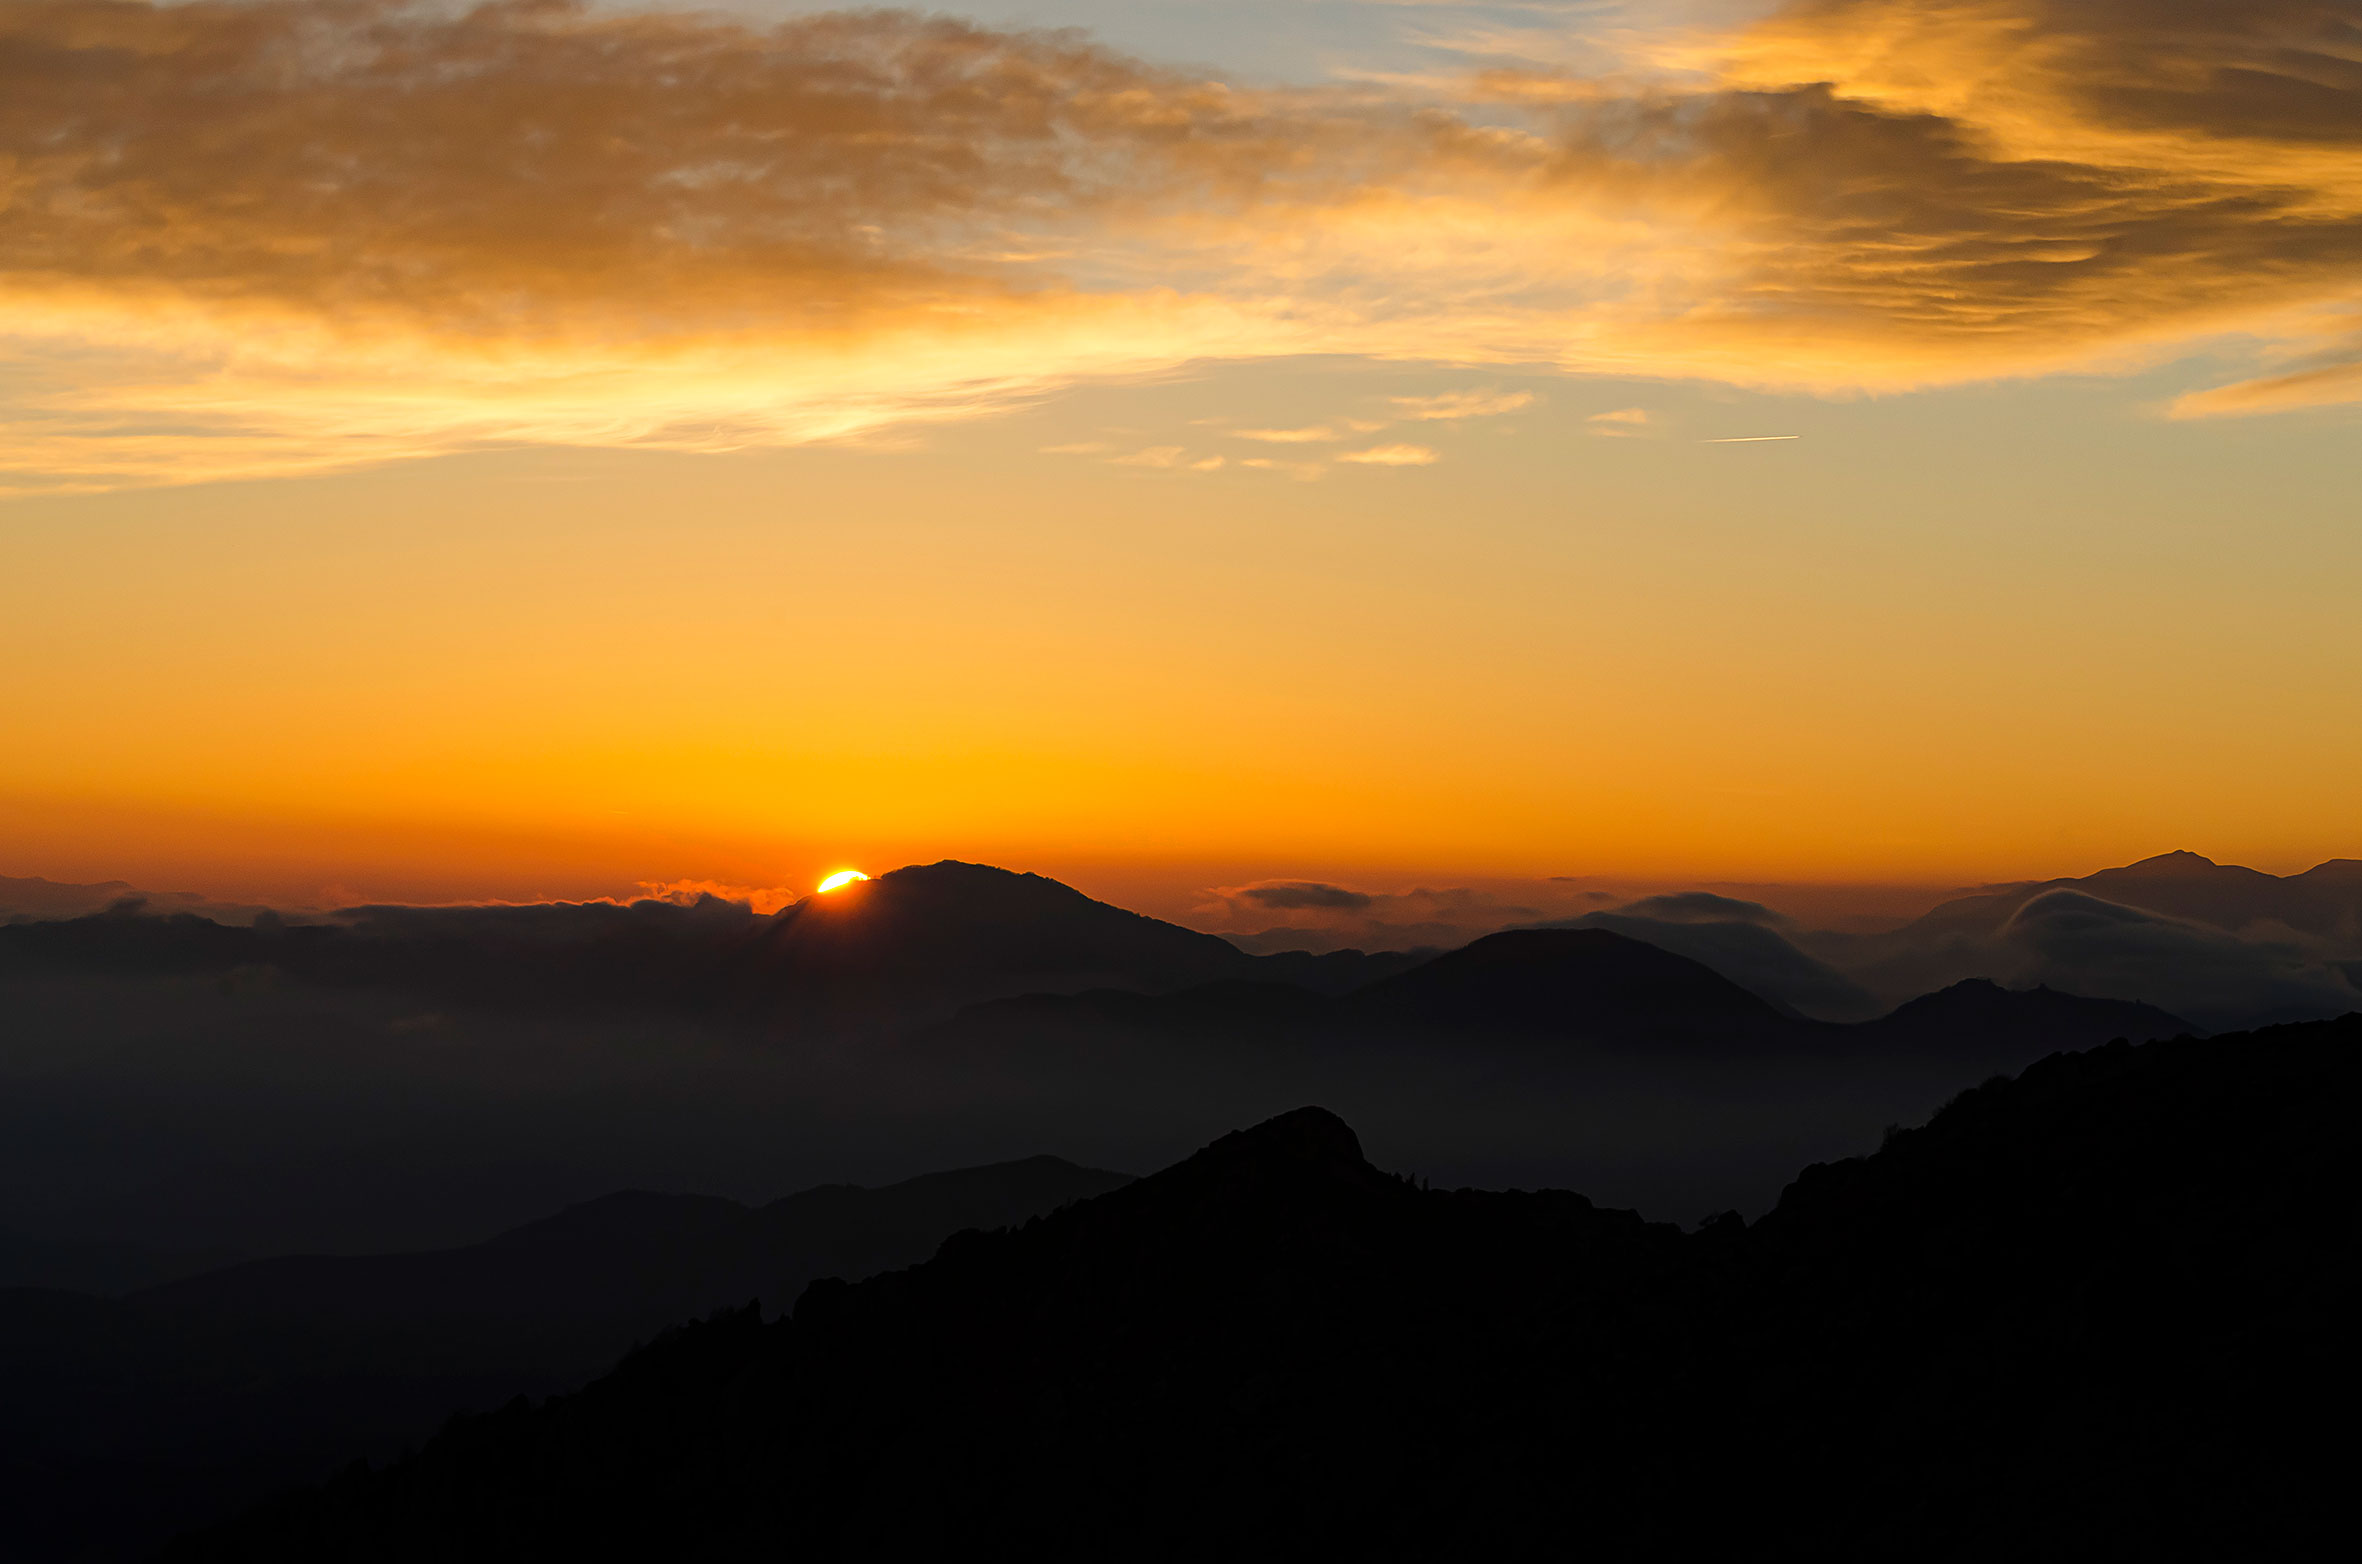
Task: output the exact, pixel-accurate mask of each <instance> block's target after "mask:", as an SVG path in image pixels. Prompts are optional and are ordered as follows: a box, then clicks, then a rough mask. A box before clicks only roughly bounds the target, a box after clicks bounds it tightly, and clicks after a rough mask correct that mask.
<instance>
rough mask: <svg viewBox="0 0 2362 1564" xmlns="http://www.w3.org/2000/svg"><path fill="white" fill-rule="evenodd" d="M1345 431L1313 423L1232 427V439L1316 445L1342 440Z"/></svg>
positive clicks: (1279, 443) (1271, 443) (1274, 443)
mask: <svg viewBox="0 0 2362 1564" xmlns="http://www.w3.org/2000/svg"><path fill="white" fill-rule="evenodd" d="M1345 434H1346V432H1345V431H1344V430H1341V429H1332V428H1330V427H1329V426H1328V425H1326V424H1315V425H1313V426H1312V427H1310V428H1307V429H1233V430H1231V431H1230V437H1231V438H1232V439H1234V440H1260V441H1262V442H1263V443H1264V444H1265V445H1318V444H1323V443H1326V442H1328V441H1331V440H1342V439H1344V438H1345Z"/></svg>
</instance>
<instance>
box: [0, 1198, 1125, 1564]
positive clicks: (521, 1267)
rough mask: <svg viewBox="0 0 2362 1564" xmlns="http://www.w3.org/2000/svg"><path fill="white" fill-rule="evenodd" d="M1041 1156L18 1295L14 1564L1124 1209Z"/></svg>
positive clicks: (129, 1539) (197, 1516)
mask: <svg viewBox="0 0 2362 1564" xmlns="http://www.w3.org/2000/svg"><path fill="white" fill-rule="evenodd" d="M1127 1182H1129V1180H1128V1179H1127V1178H1126V1177H1125V1176H1124V1175H1122V1174H1119V1173H1107V1172H1100V1171H1097V1170H1094V1169H1090V1168H1082V1167H1077V1166H1075V1165H1074V1164H1072V1163H1069V1162H1064V1161H1061V1160H1059V1159H1058V1158H1056V1157H1034V1158H1031V1159H1028V1160H1026V1161H1023V1162H1013V1163H1005V1164H1001V1165H999V1166H994V1167H982V1168H964V1169H960V1170H957V1171H954V1172H948V1173H934V1174H929V1175H926V1176H925V1177H921V1178H915V1179H910V1180H907V1181H905V1182H903V1183H900V1184H894V1185H889V1186H887V1187H885V1188H882V1189H861V1188H856V1187H853V1186H850V1185H843V1184H837V1185H827V1186H823V1187H821V1188H818V1189H809V1190H805V1191H804V1192H802V1193H801V1194H796V1195H790V1196H788V1197H787V1198H786V1199H783V1200H777V1201H773V1202H771V1203H770V1204H768V1205H765V1206H761V1207H749V1206H744V1205H741V1204H739V1203H738V1202H736V1201H731V1200H720V1199H714V1198H711V1197H707V1196H698V1195H664V1194H653V1193H649V1192H646V1191H631V1192H624V1193H619V1194H615V1195H610V1196H608V1197H606V1198H604V1199H600V1200H593V1201H588V1202H585V1203H583V1204H580V1205H577V1206H574V1207H571V1208H569V1209H567V1210H565V1211H562V1212H559V1213H558V1214H556V1215H554V1216H551V1217H548V1218H546V1219H544V1220H542V1221H538V1222H534V1223H530V1224H528V1225H526V1226H524V1227H520V1228H517V1229H514V1230H512V1231H510V1232H505V1233H502V1234H500V1235H499V1236H497V1237H495V1238H493V1239H491V1240H490V1241H489V1242H486V1243H480V1244H473V1245H469V1246H467V1247H465V1248H458V1249H447V1250H431V1251H427V1252H423V1253H413V1254H382V1255H294V1256H287V1257H283V1258H280V1259H274V1260H258V1261H252V1262H248V1263H246V1264H243V1265H234V1266H229V1267H226V1268H223V1269H219V1270H213V1271H210V1272H207V1273H204V1274H201V1275H197V1276H193V1277H188V1278H185V1279H182V1280H179V1281H175V1282H171V1283H167V1284H165V1285H163V1286H158V1287H150V1288H146V1289H143V1290H140V1291H136V1292H133V1293H131V1294H129V1295H128V1296H125V1297H119V1298H108V1297H97V1296H91V1295H88V1294H79V1293H72V1292H66V1291H60V1290H55V1289H48V1288H31V1287H17V1288H8V1287H0V1559H6V1560H8V1561H10V1564H15V1561H16V1560H19V1559H25V1560H34V1559H61V1560H62V1559H76V1560H96V1559H111V1558H135V1557H143V1556H145V1555H146V1553H147V1552H148V1551H150V1550H152V1549H153V1548H154V1546H155V1545H156V1544H157V1543H158V1542H159V1541H161V1540H162V1539H163V1538H165V1537H168V1536H170V1535H171V1534H173V1533H174V1532H176V1531H180V1530H183V1529H185V1528H186V1527H188V1526H190V1525H193V1524H198V1523H202V1522H209V1521H213V1520H217V1519H219V1518H221V1517H223V1516H225V1515H230V1514H234V1513H236V1512H237V1511H238V1510H239V1509H240V1508H242V1507H244V1506H245V1505H247V1504H250V1503H252V1502H253V1501H254V1500H255V1499H256V1498H258V1497H260V1496H262V1495H264V1494H268V1493H271V1492H273V1491H274V1490H277V1489H279V1488H282V1487H285V1486H286V1485H288V1484H289V1483H292V1482H298V1481H305V1480H310V1479H313V1478H317V1477H319V1476H322V1475H325V1474H326V1473H328V1472H331V1471H334V1470H335V1469H336V1468H337V1467H338V1466H340V1465H342V1464H344V1463H345V1462H346V1461H348V1460H350V1459H352V1458H353V1457H355V1456H357V1455H364V1454H371V1453H374V1454H377V1455H379V1456H381V1457H383V1456H390V1455H393V1454H395V1453H397V1452H399V1451H400V1450H402V1449H403V1448H404V1447H405V1446H409V1445H415V1444H416V1443H418V1442H419V1441H420V1440H422V1439H424V1438H426V1437H427V1436H428V1435H430V1434H432V1433H433V1431H434V1430H435V1428H436V1427H437V1426H439V1425H440V1424H441V1423H442V1422H443V1421H444V1420H445V1419H446V1418H447V1417H449V1416H450V1414H451V1413H452V1412H453V1411H454V1410H457V1409H460V1408H468V1407H475V1408H483V1407H495V1406H499V1405H501V1404H502V1403H503V1402H506V1401H508V1400H510V1399H511V1398H513V1397H515V1396H518V1395H520V1394H532V1395H545V1394H548V1393H550V1392H553V1391H560V1390H570V1389H573V1388H575V1387H577V1386H580V1385H582V1384H584V1383H585V1382H587V1381H589V1380H590V1379H592V1378H593V1377H594V1376H596V1375H598V1374H600V1373H603V1372H605V1371H606V1370H607V1369H609V1368H610V1367H612V1366H613V1365H614V1363H615V1361H616V1359H617V1358H619V1357H621V1356H622V1355H623V1354H624V1353H625V1352H626V1351H627V1350H628V1349H629V1348H630V1347H631V1346H632V1344H633V1343H634V1342H638V1341H645V1340H647V1339H648V1338H649V1337H651V1336H653V1335H655V1334H656V1333H657V1332H658V1331H660V1330H662V1329H663V1328H664V1327H665V1326H668V1325H671V1324H674V1323H676V1322H678V1321H680V1320H684V1319H691V1318H695V1317H696V1316H698V1315H701V1314H705V1313H708V1312H710V1311H712V1310H714V1309H717V1308H728V1307H735V1306H738V1305H740V1304H744V1303H746V1302H748V1301H749V1300H760V1302H761V1303H762V1304H763V1305H765V1306H767V1307H768V1308H769V1309H770V1311H771V1312H773V1313H777V1312H778V1311H779V1310H780V1309H782V1308H784V1307H785V1306H786V1305H788V1304H789V1303H791V1302H793V1301H794V1299H795V1296H796V1295H797V1294H798V1293H800V1292H801V1291H803V1289H804V1287H805V1285H806V1284H807V1283H809V1282H810V1281H812V1280H813V1279H814V1278H815V1277H821V1276H855V1277H858V1276H867V1275H870V1274H872V1273H874V1272H878V1271H884V1270H889V1269H892V1268H895V1267H898V1266H906V1265H910V1264H913V1263H915V1262H917V1261H919V1260H921V1259H923V1258H925V1257H926V1256H927V1255H929V1254H931V1253H933V1252H934V1250H935V1248H936V1246H937V1245H938V1244H939V1243H941V1242H942V1240H943V1238H944V1236H945V1235H946V1234H949V1233H955V1232H959V1231H961V1230H963V1229H967V1228H975V1227H1001V1226H1006V1225H1008V1224H1011V1223H1016V1222H1022V1221H1024V1220H1025V1219H1027V1218H1028V1217H1032V1216H1036V1215H1039V1214H1041V1213H1043V1212H1046V1211H1052V1210H1055V1209H1057V1208H1058V1207H1059V1206H1061V1205H1064V1204H1066V1203H1068V1202H1070V1201H1074V1200H1080V1199H1084V1198H1086V1197H1088V1196H1092V1195H1096V1194H1100V1193H1103V1192H1105V1191H1107V1190H1110V1189H1114V1188H1117V1187H1119V1186H1121V1185H1123V1184H1125V1183H1127Z"/></svg>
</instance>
